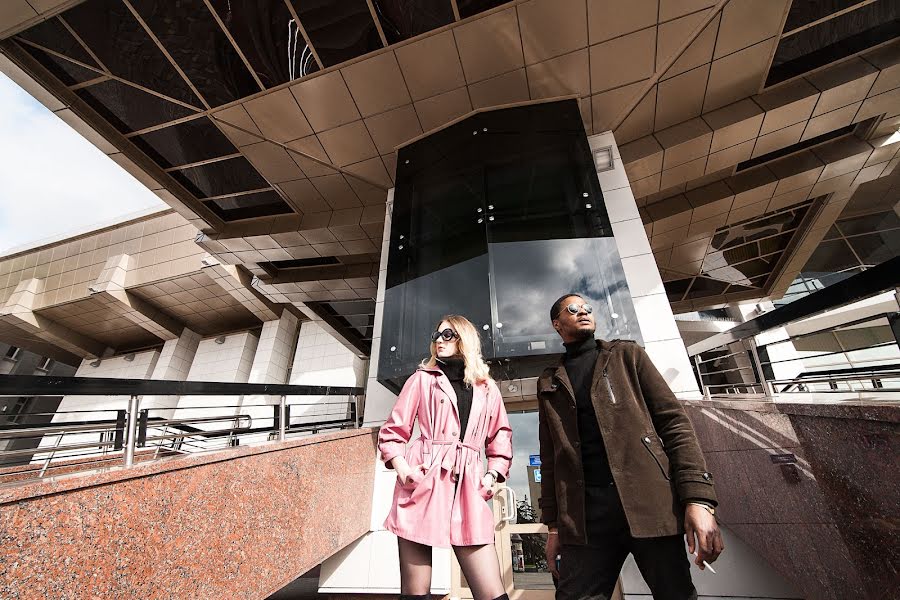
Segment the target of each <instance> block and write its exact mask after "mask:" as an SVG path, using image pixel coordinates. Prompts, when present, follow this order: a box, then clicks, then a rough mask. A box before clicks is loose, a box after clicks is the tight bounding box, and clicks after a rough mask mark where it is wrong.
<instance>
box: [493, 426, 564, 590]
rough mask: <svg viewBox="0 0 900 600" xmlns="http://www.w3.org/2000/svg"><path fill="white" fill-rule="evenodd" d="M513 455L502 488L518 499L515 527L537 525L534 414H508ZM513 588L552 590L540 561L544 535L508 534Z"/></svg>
mask: <svg viewBox="0 0 900 600" xmlns="http://www.w3.org/2000/svg"><path fill="white" fill-rule="evenodd" d="M509 424H510V427H511V428H512V430H513V455H514V456H516V457H517V458H516V460H515V461H513V466H512V468H511V470H510V472H509V478H508V479H507V481H506V483H505V485H507V486H509V487H511V488H512V489H513V490H514V491H515V493H516V498H517V499H518V502H517V505H516V510H517V517H516V523H517V524H522V523H540V520H541V509H540V497H541V460H540V445H539V443H538V414H537V412H534V411H531V412H510V413H509ZM509 541H510V552H511V554H512V555H511V556H510V559H511V564H512V570H513V586H514V587H515V589H517V590H545V589H550V590H552V589H553V579H552V576H551V575H550V572H549V571H548V570H547V564H546V561H545V560H544V546H545V545H546V542H547V534H540V533H512V534H510V540H509Z"/></svg>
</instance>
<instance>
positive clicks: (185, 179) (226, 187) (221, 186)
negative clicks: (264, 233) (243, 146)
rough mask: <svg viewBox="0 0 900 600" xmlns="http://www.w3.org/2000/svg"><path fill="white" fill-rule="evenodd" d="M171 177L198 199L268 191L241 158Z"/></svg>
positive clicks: (266, 185)
mask: <svg viewBox="0 0 900 600" xmlns="http://www.w3.org/2000/svg"><path fill="white" fill-rule="evenodd" d="M172 177H174V178H175V179H176V180H178V181H179V182H180V183H181V184H182V185H184V186H185V187H186V188H187V189H188V190H189V191H190V192H191V193H192V194H194V195H195V196H197V197H198V198H208V197H210V196H225V195H227V194H235V193H237V192H247V191H250V190H259V189H262V188H266V187H269V184H268V183H267V182H266V180H265V179H263V177H262V175H260V174H259V173H257V171H256V169H254V168H253V166H252V165H251V164H250V163H249V162H248V161H247V159H246V158H243V157H241V156H238V157H235V158H229V159H228V160H220V161H219V162H214V163H210V164H208V165H201V166H199V167H190V168H187V169H182V170H180V171H173V172H172Z"/></svg>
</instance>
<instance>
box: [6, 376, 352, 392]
mask: <svg viewBox="0 0 900 600" xmlns="http://www.w3.org/2000/svg"><path fill="white" fill-rule="evenodd" d="M363 393H364V390H363V388H360V387H344V386H327V385H289V384H281V383H220V382H215V381H171V380H165V379H113V378H109V377H51V376H40V375H0V396H151V395H152V396H250V395H260V396H352V395H361V394H363Z"/></svg>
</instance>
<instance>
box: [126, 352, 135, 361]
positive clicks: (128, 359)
mask: <svg viewBox="0 0 900 600" xmlns="http://www.w3.org/2000/svg"><path fill="white" fill-rule="evenodd" d="M125 360H126V361H128V362H132V361H133V360H134V352H132V353H131V354H126V355H125Z"/></svg>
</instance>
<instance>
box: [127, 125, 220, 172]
mask: <svg viewBox="0 0 900 600" xmlns="http://www.w3.org/2000/svg"><path fill="white" fill-rule="evenodd" d="M131 141H132V142H134V143H135V144H136V145H137V146H138V147H139V148H140V149H141V150H143V151H144V152H145V153H146V154H147V155H148V156H150V158H152V159H153V160H154V161H156V163H157V164H158V165H160V166H162V167H163V168H168V167H177V166H180V165H187V164H190V163H195V162H200V161H202V160H209V159H212V158H218V157H220V156H226V155H228V154H234V153H235V152H237V149H236V148H235V147H234V144H232V143H231V142H230V141H229V140H228V138H227V137H225V135H224V134H223V133H222V132H221V131H219V129H218V128H217V127H216V126H215V125H213V124H212V121H210V120H209V119H207V118H206V117H200V118H198V119H194V120H192V121H187V122H184V123H179V124H177V125H172V126H171V127H165V128H163V129H157V130H156V131H151V132H150V133H145V134H144V135H140V136H136V137H134V138H132V139H131Z"/></svg>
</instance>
